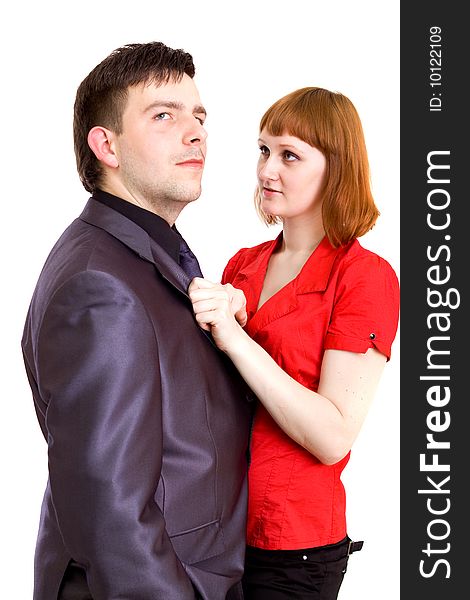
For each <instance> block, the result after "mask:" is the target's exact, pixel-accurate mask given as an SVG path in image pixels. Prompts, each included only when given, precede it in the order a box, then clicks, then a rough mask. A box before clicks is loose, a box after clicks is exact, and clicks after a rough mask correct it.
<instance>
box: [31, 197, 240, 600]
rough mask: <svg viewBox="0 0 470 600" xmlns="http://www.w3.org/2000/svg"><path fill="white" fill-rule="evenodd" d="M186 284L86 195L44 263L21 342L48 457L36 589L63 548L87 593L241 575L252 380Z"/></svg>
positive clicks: (59, 568) (167, 588) (139, 594)
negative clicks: (195, 309)
mask: <svg viewBox="0 0 470 600" xmlns="http://www.w3.org/2000/svg"><path fill="white" fill-rule="evenodd" d="M188 284H189V280H188V277H187V276H186V274H185V273H184V272H183V271H182V270H181V268H180V267H179V266H178V265H177V264H176V263H175V262H174V261H173V260H172V259H171V258H170V257H169V256H168V255H167V253H166V252H165V251H164V250H163V249H162V248H161V247H159V246H158V244H156V243H155V242H154V241H153V240H152V239H151V238H150V237H149V236H148V234H147V233H146V232H145V231H144V230H143V229H141V228H140V227H139V226H137V225H136V224H135V223H133V222H132V221H130V220H128V219H127V218H126V217H124V216H123V215H121V214H119V213H118V212H116V211H114V210H112V209H111V208H108V207H107V206H103V205H101V204H100V203H98V202H97V201H96V200H93V199H90V200H89V201H88V204H87V205H86V207H85V210H84V212H83V213H82V215H81V216H80V218H78V219H76V220H75V221H74V222H73V223H72V224H71V225H70V226H69V227H68V229H67V230H66V231H65V232H64V233H63V234H62V236H61V238H60V239H59V240H58V242H57V243H56V245H55V246H54V248H53V249H52V251H51V253H50V255H49V257H48V259H47V261H46V263H45V265H44V268H43V270H42V273H41V275H40V277H39V280H38V283H37V287H36V290H35V292H34V295H33V298H32V301H31V305H30V309H29V312H28V315H27V319H26V324H25V329H24V335H23V340H22V348H23V353H24V359H25V365H26V371H27V374H28V378H29V381H30V384H31V388H32V392H33V397H34V402H35V408H36V412H37V416H38V420H39V423H40V426H41V429H42V431H43V434H44V437H45V438H46V440H47V444H48V456H49V482H48V485H47V489H46V492H45V496H44V501H43V506H42V512H41V521H40V529H39V535H38V540H37V547H36V555H35V591H34V600H52V599H55V598H57V593H58V589H59V587H60V584H61V581H62V577H63V575H64V572H65V570H66V568H67V565H68V563H69V561H70V560H72V559H73V560H74V561H76V562H77V563H79V564H80V565H82V566H83V567H84V568H85V569H86V573H87V581H88V586H89V589H90V591H91V594H92V596H93V598H94V599H95V600H111V599H113V600H114V599H118V598H119V599H126V600H133V599H135V600H186V599H188V600H193V599H194V598H195V597H196V595H197V594H199V595H200V597H202V598H204V599H205V600H223V599H224V598H225V597H226V593H227V591H228V590H229V589H230V588H231V587H232V586H233V585H234V584H236V583H237V582H238V581H239V580H240V578H241V575H242V570H243V558H244V546H245V538H244V533H245V518H246V450H247V441H248V433H249V419H250V408H249V406H250V405H249V402H247V397H249V393H247V392H248V390H247V389H246V388H245V386H244V384H243V382H242V381H241V380H240V378H239V377H238V375H237V374H236V372H235V370H234V368H233V367H232V365H231V363H230V362H229V361H228V360H227V359H226V357H225V355H223V354H222V353H221V352H219V351H218V350H217V349H216V347H215V346H214V344H213V343H212V341H211V340H210V339H209V337H208V336H207V335H206V334H205V333H204V332H203V331H202V330H201V329H200V328H199V326H198V325H197V323H196V321H195V319H194V317H193V313H192V307H191V303H190V301H189V298H188V296H187V293H186V289H187V286H188ZM197 597H199V596H197Z"/></svg>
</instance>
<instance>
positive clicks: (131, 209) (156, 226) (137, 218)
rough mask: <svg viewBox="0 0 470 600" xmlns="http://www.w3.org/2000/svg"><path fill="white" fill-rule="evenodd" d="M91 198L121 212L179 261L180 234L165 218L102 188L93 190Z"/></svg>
mask: <svg viewBox="0 0 470 600" xmlns="http://www.w3.org/2000/svg"><path fill="white" fill-rule="evenodd" d="M93 198H94V199H95V200H97V201H98V202H101V203H102V204H105V205H106V206H108V207H109V208H112V209H114V210H116V211H117V212H119V213H121V214H122V215H123V216H125V217H127V218H128V219H129V220H131V221H132V222H133V223H135V224H136V225H138V226H139V227H141V228H142V229H143V230H144V231H146V232H147V233H148V235H149V236H150V237H151V238H152V239H153V240H154V241H155V242H157V244H158V245H159V246H161V247H162V248H163V249H164V250H165V251H166V252H167V254H169V255H170V256H171V257H172V258H173V259H174V260H175V261H176V262H177V263H179V251H180V238H181V236H180V234H179V232H178V231H177V229H176V227H175V226H173V227H170V225H169V224H168V223H167V222H166V221H165V219H163V218H162V217H160V216H159V215H156V214H155V213H153V212H150V211H149V210H146V209H145V208H141V207H140V206H137V205H136V204H132V203H131V202H128V201H127V200H123V199H122V198H119V197H118V196H114V195H113V194H110V193H108V192H104V191H103V190H96V191H95V192H93Z"/></svg>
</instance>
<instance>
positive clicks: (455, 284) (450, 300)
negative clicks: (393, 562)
mask: <svg viewBox="0 0 470 600" xmlns="http://www.w3.org/2000/svg"><path fill="white" fill-rule="evenodd" d="M463 6H464V3H457V2H455V1H446V2H436V1H435V0H430V1H428V2H422V3H413V2H402V3H401V8H400V10H401V57H400V68H401V82H400V85H401V87H400V98H401V108H400V111H401V130H400V145H401V160H400V164H401V186H400V193H401V329H400V331H401V345H400V348H401V350H400V354H401V359H402V366H401V388H400V389H401V392H400V393H401V405H400V406H401V440H402V442H401V507H400V514H401V532H400V536H401V538H400V539H401V559H400V565H401V569H400V570H401V588H400V589H401V598H403V599H406V600H408V599H411V600H415V599H418V598H425V599H426V600H434V599H436V600H437V599H439V600H443V599H444V600H451V599H454V598H463V597H467V596H468V593H469V592H468V578H469V577H470V563H469V561H468V558H467V556H468V554H469V551H468V546H467V544H465V543H464V542H467V541H469V540H470V536H469V533H470V525H469V523H470V517H469V515H468V512H469V510H468V507H469V505H470V502H469V494H468V492H467V481H470V477H469V476H468V475H467V473H468V472H469V470H470V469H469V464H470V420H469V418H468V415H469V410H468V406H469V404H470V385H469V383H468V375H470V358H469V355H470V350H469V335H468V334H469V333H470V326H469V318H468V297H469V285H468V279H469V276H470V261H469V250H468V242H469V241H470V226H469V223H470V218H469V217H468V216H467V213H468V205H469V204H470V203H469V193H468V189H467V187H468V186H467V181H466V179H467V178H468V175H470V161H469V159H470V136H469V131H470V127H469V122H470V102H469V101H468V99H467V98H466V96H467V92H466V91H465V90H466V89H467V88H468V79H469V76H468V73H469V72H470V69H469V58H470V52H469V45H468V44H469V42H468V40H469V38H470V35H469V27H468V24H467V23H468V21H467V19H466V17H464V15H463ZM390 533H391V534H392V535H393V532H390ZM461 590H463V591H461Z"/></svg>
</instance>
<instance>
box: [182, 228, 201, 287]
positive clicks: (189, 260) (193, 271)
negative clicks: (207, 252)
mask: <svg viewBox="0 0 470 600" xmlns="http://www.w3.org/2000/svg"><path fill="white" fill-rule="evenodd" d="M180 266H181V268H182V269H183V271H185V272H186V274H187V275H188V277H189V278H190V279H192V278H193V277H202V276H203V275H202V272H201V267H200V266H199V263H198V261H197V258H196V257H195V256H194V254H193V253H192V252H191V249H190V248H189V246H188V244H187V243H186V242H185V241H184V239H183V238H182V237H181V239H180Z"/></svg>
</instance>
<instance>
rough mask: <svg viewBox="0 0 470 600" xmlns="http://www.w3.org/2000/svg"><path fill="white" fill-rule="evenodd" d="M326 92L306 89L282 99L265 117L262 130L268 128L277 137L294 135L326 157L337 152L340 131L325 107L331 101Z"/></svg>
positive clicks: (261, 126)
mask: <svg viewBox="0 0 470 600" xmlns="http://www.w3.org/2000/svg"><path fill="white" fill-rule="evenodd" d="M322 91H323V90H319V89H311V88H304V89H301V90H297V91H296V92H293V93H292V94H289V95H288V96H285V97H284V98H281V99H280V100H278V101H277V102H275V103H274V104H273V105H272V106H271V107H270V108H269V109H268V110H267V111H266V113H265V114H264V115H263V117H262V119H261V122H260V131H262V130H263V129H265V130H266V131H267V132H268V133H269V134H270V135H274V136H280V135H292V136H294V137H297V138H299V139H300V140H302V141H303V142H306V143H307V144H309V145H310V146H314V147H315V148H318V149H319V150H321V151H322V152H323V153H324V154H325V153H326V154H329V153H331V152H333V151H334V149H333V147H332V139H331V137H332V131H334V129H336V128H334V127H332V125H333V124H332V123H331V119H330V118H329V115H328V112H329V111H327V107H326V106H324V105H325V103H326V102H327V99H326V98H324V97H322V94H321V92H322ZM330 104H331V102H330ZM330 110H331V109H330Z"/></svg>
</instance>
